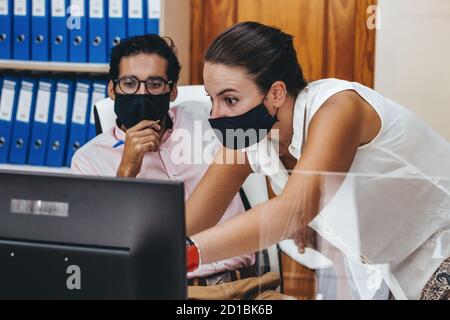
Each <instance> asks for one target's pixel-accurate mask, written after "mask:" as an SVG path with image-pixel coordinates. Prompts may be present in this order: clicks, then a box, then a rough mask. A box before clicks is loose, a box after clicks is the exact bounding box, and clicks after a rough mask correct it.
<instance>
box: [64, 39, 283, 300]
mask: <svg viewBox="0 0 450 320" xmlns="http://www.w3.org/2000/svg"><path fill="white" fill-rule="evenodd" d="M170 43H171V44H170V45H169V44H168V42H166V40H165V39H163V38H161V37H159V36H157V35H144V36H137V37H133V38H130V39H127V40H125V41H123V42H122V43H121V44H119V45H118V46H117V47H115V48H114V49H113V51H112V56H111V62H110V71H109V77H110V81H109V85H108V95H109V97H110V98H111V99H112V100H114V110H115V113H116V115H117V120H116V124H117V126H116V127H114V128H112V129H110V130H108V131H106V132H104V133H103V134H101V135H99V136H98V137H96V138H94V139H93V140H92V141H90V142H89V143H88V144H86V145H85V146H84V147H83V148H81V149H80V150H78V152H77V153H76V154H75V156H74V158H73V160H72V166H71V170H72V172H73V173H75V174H82V175H95V176H117V177H124V178H144V179H156V180H170V181H182V182H184V186H185V196H186V199H187V198H189V196H190V195H191V193H192V192H193V190H194V189H195V188H196V186H197V184H198V183H199V182H200V180H201V179H202V177H203V175H204V174H205V172H206V170H207V168H208V164H207V163H205V162H202V163H201V164H193V162H191V163H182V164H179V163H178V162H177V161H175V160H176V159H173V156H172V154H173V153H174V152H173V151H174V148H179V146H178V145H177V140H176V139H174V138H173V137H174V132H176V131H177V130H184V131H188V132H190V133H193V132H194V123H195V122H196V121H197V122H198V121H201V122H202V123H203V125H202V128H210V127H209V125H208V124H207V119H208V115H209V106H208V105H201V103H200V104H194V105H192V103H187V104H182V105H179V106H176V107H174V108H171V109H169V104H170V102H171V101H175V99H176V97H177V94H178V91H177V81H178V79H179V73H180V69H181V66H180V64H179V61H178V59H177V56H176V54H175V47H174V45H173V43H172V42H171V41H170ZM183 141H188V140H183ZM183 141H182V142H183ZM183 147H184V148H185V149H186V150H187V149H192V146H191V145H185V146H183ZM244 211H245V209H244V206H243V203H242V200H241V199H240V197H239V195H236V197H235V198H234V199H233V201H232V203H231V205H230V206H229V207H228V209H227V211H226V212H225V214H224V216H223V217H222V219H221V221H220V222H219V223H223V222H224V221H226V220H229V219H230V218H232V217H234V216H236V215H237V214H240V213H242V212H244ZM186 218H187V219H189V217H186ZM188 279H189V297H190V298H192V299H249V298H255V297H256V296H257V295H258V294H259V293H260V292H259V289H258V288H259V287H260V286H262V287H263V288H264V289H265V290H275V289H276V288H277V287H278V285H279V278H278V277H277V276H276V275H274V274H272V273H266V274H264V275H263V276H262V277H261V278H258V276H257V271H256V266H255V256H254V255H244V256H240V257H235V258H232V259H228V260H225V261H220V262H217V263H212V264H209V265H203V266H201V268H200V269H199V270H197V271H196V272H195V273H189V274H188ZM264 295H265V297H271V298H274V297H276V294H275V296H274V295H268V294H267V292H266V293H265V294H264Z"/></svg>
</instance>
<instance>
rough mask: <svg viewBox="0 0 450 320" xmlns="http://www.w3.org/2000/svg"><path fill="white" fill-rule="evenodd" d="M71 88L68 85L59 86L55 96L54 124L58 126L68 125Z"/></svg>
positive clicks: (60, 84)
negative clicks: (69, 91)
mask: <svg viewBox="0 0 450 320" xmlns="http://www.w3.org/2000/svg"><path fill="white" fill-rule="evenodd" d="M68 90H69V86H68V85H67V84H62V83H59V84H58V90H57V91H56V95H55V110H54V111H53V122H54V123H58V124H66V122H67V108H68V105H67V104H68V102H69V93H68Z"/></svg>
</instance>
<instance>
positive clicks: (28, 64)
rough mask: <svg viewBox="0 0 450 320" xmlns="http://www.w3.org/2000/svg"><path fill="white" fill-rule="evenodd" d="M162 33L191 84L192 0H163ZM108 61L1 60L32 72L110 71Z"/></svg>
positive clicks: (8, 67)
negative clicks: (173, 48)
mask: <svg viewBox="0 0 450 320" xmlns="http://www.w3.org/2000/svg"><path fill="white" fill-rule="evenodd" d="M159 29H160V34H161V36H163V37H164V36H167V37H170V38H171V39H172V40H173V41H174V42H175V45H176V46H177V54H178V57H179V59H180V62H181V65H182V66H183V70H182V72H181V75H180V82H179V83H180V84H182V85H187V84H189V79H190V57H191V54H190V51H191V0H161V18H160V21H159ZM108 70H109V64H96V63H71V62H45V61H43V62H40V61H21V60H0V71H12V72H14V71H32V72H36V71H37V72H41V73H42V72H43V73H45V72H48V73H84V74H92V75H97V76H106V75H107V74H108Z"/></svg>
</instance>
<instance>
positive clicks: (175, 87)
mask: <svg viewBox="0 0 450 320" xmlns="http://www.w3.org/2000/svg"><path fill="white" fill-rule="evenodd" d="M177 97H178V84H177V83H176V82H175V83H174V84H173V88H172V91H171V92H170V102H174V101H175V100H177Z"/></svg>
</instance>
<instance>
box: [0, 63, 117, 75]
mask: <svg viewBox="0 0 450 320" xmlns="http://www.w3.org/2000/svg"><path fill="white" fill-rule="evenodd" d="M0 69H2V70H13V71H14V70H17V71H19V70H20V71H41V72H67V73H72V72H74V73H95V74H99V75H102V74H107V73H108V70H109V65H108V64H99V63H70V62H40V61H22V60H0Z"/></svg>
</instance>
